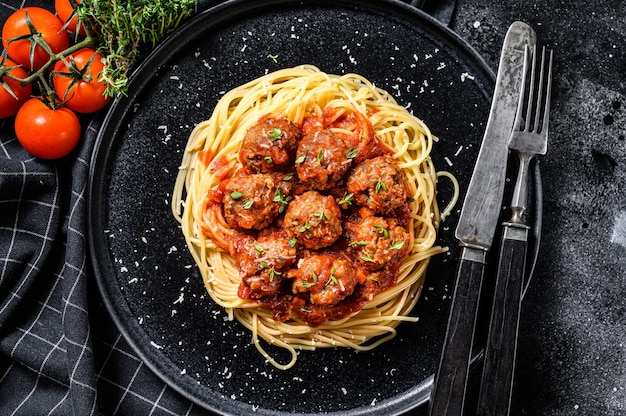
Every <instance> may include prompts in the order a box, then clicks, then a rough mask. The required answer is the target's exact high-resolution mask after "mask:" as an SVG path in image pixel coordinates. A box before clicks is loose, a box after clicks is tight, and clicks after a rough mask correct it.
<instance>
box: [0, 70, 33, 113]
mask: <svg viewBox="0 0 626 416" xmlns="http://www.w3.org/2000/svg"><path fill="white" fill-rule="evenodd" d="M9 68H10V69H9ZM0 71H7V72H3V73H4V74H11V75H13V76H15V77H18V78H26V76H27V75H28V74H27V73H26V71H24V69H23V68H22V67H20V66H17V64H16V63H15V62H13V61H11V60H10V59H5V60H4V63H3V69H1V70H0ZM7 87H8V88H9V89H10V90H11V92H13V95H15V97H14V96H13V95H12V94H11V92H9V90H7ZM32 91H33V87H32V86H31V85H30V84H26V85H24V86H22V85H20V83H19V82H17V81H16V80H14V79H11V78H9V77H7V76H3V77H2V81H0V118H4V117H9V116H12V115H13V114H15V113H17V110H19V109H20V107H21V106H22V104H24V103H25V102H26V100H28V99H29V98H30V94H31V93H32ZM16 97H17V98H16Z"/></svg>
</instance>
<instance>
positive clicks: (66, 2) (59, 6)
mask: <svg viewBox="0 0 626 416" xmlns="http://www.w3.org/2000/svg"><path fill="white" fill-rule="evenodd" d="M76 4H80V0H76ZM54 10H56V12H57V16H59V19H61V21H62V22H63V24H64V25H65V24H66V22H67V26H66V27H67V29H68V30H70V31H72V32H74V33H76V26H77V25H78V16H76V14H74V16H72V14H73V13H74V7H72V3H70V0H54ZM70 17H71V20H70ZM68 20H69V22H68ZM78 34H79V35H84V34H85V26H83V25H82V24H81V25H80V28H79V29H78Z"/></svg>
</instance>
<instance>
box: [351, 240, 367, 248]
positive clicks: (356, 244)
mask: <svg viewBox="0 0 626 416" xmlns="http://www.w3.org/2000/svg"><path fill="white" fill-rule="evenodd" d="M348 245H349V246H350V247H356V246H366V245H367V241H351V242H350V243H348Z"/></svg>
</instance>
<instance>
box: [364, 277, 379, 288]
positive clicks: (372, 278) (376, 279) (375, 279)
mask: <svg viewBox="0 0 626 416" xmlns="http://www.w3.org/2000/svg"><path fill="white" fill-rule="evenodd" d="M367 279H368V280H371V281H372V282H376V284H377V285H378V286H380V280H378V278H377V277H372V276H370V277H368V278H367Z"/></svg>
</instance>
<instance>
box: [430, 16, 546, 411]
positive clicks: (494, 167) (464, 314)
mask: <svg viewBox="0 0 626 416" xmlns="http://www.w3.org/2000/svg"><path fill="white" fill-rule="evenodd" d="M535 43H536V35H535V32H534V30H533V29H532V28H531V27H530V26H528V25H527V24H525V23H523V22H514V23H513V24H511V26H510V27H509V29H508V31H507V34H506V36H505V39H504V44H503V46H502V52H501V55H500V61H499V65H498V75H497V77H496V84H495V89H494V93H493V99H492V103H491V110H490V112H489V118H488V120H487V125H486V127H485V133H484V136H483V142H482V144H481V147H480V150H479V152H478V158H477V160H476V164H475V166H474V171H473V173H472V178H471V179H470V183H469V186H468V189H467V193H466V196H465V200H464V202H463V208H462V210H461V216H460V218H459V223H458V225H457V228H456V231H455V236H456V238H457V239H458V240H459V245H460V246H461V255H460V259H459V263H458V266H457V274H456V284H455V290H454V295H453V298H452V305H451V308H450V314H449V317H448V327H447V330H446V335H445V338H444V343H443V348H442V353H441V359H440V363H439V367H438V370H437V373H436V375H435V381H434V385H433V389H432V391H431V397H430V403H429V414H430V415H431V416H453V415H456V416H461V415H462V414H463V410H464V406H465V394H466V388H467V377H468V373H469V364H470V359H471V352H472V345H473V340H474V331H475V328H476V315H477V311H478V303H479V299H480V292H481V288H482V280H483V274H484V269H485V264H486V262H487V253H488V251H489V249H490V248H491V244H492V242H493V238H494V234H495V230H496V226H497V224H498V217H499V215H500V210H501V206H502V198H503V195H504V184H505V180H506V165H507V159H508V152H509V149H508V144H509V139H510V136H511V132H512V130H513V124H514V120H515V115H516V111H517V107H518V102H519V95H520V86H521V77H522V69H523V65H524V50H525V48H526V46H531V47H532V46H533V45H534V44H535Z"/></svg>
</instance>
